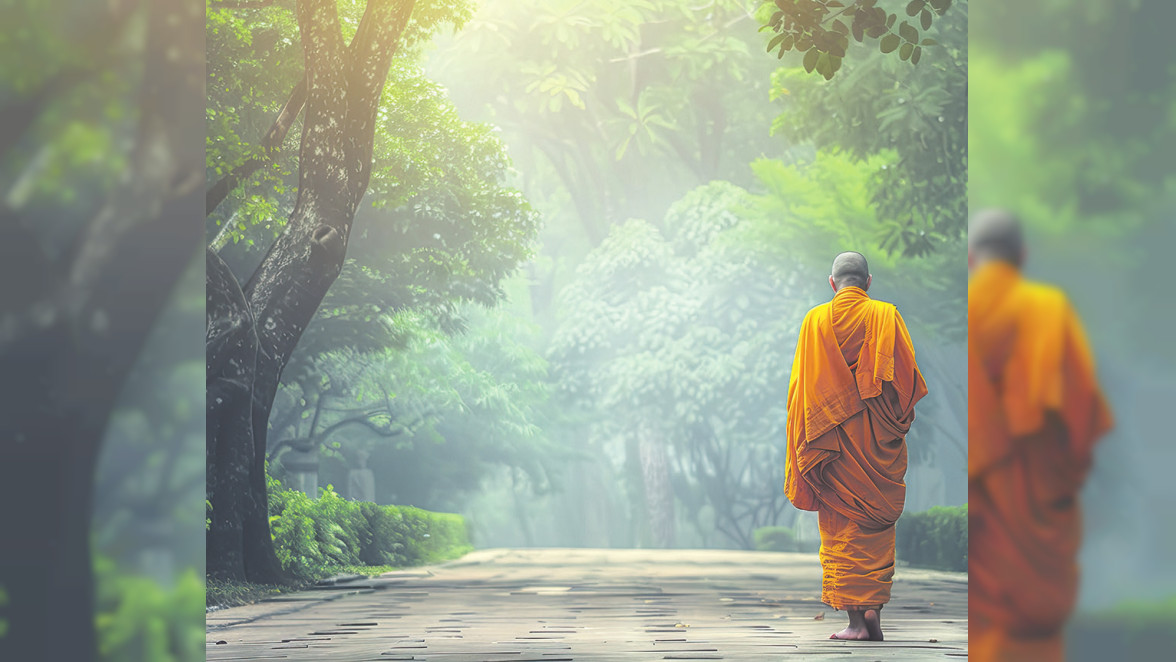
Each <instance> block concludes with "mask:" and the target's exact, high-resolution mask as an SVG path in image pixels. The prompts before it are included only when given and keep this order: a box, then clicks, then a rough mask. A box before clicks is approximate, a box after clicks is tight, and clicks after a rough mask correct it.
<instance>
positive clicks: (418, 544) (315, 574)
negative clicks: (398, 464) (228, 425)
mask: <svg viewBox="0 0 1176 662" xmlns="http://www.w3.org/2000/svg"><path fill="white" fill-rule="evenodd" d="M269 488H270V489H269V514H270V531H271V533H272V534H273V538H274V548H275V551H276V552H277V555H278V560H279V561H281V563H282V568H284V569H285V570H286V571H287V572H289V573H290V574H292V575H294V576H295V577H297V578H299V579H302V580H306V581H313V580H316V579H321V578H323V577H326V576H329V575H331V574H333V573H334V571H335V570H338V569H340V568H343V567H346V566H358V565H391V566H398V567H403V566H410V565H421V564H426V563H436V562H439V561H446V560H449V559H454V558H457V557H459V556H461V555H462V554H465V553H466V552H468V551H470V550H472V549H473V547H472V546H471V545H470V537H469V532H468V530H467V529H466V523H465V519H464V518H463V517H462V516H461V515H454V514H451V513H434V512H430V511H427V510H421V509H420V508H413V507H411V506H381V505H377V504H374V503H370V502H364V501H349V500H347V499H344V498H343V497H341V496H339V494H338V493H336V492H335V490H334V488H332V487H331V486H329V485H328V486H327V487H325V488H322V489H321V490H320V496H319V498H317V499H311V498H310V497H308V496H307V495H306V494H304V493H302V492H300V491H298V490H288V489H284V488H283V487H282V486H281V484H280V483H279V482H278V481H277V480H275V479H272V478H271V479H270V485H269Z"/></svg>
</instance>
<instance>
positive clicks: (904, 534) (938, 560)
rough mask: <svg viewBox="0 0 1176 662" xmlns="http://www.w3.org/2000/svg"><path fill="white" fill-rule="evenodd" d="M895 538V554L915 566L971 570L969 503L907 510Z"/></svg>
mask: <svg viewBox="0 0 1176 662" xmlns="http://www.w3.org/2000/svg"><path fill="white" fill-rule="evenodd" d="M895 538H896V547H895V555H896V556H897V557H898V558H899V559H902V560H903V561H906V562H907V563H909V564H911V565H913V566H919V567H924V568H934V569H937V570H954V571H957V572H967V571H968V505H967V504H964V505H962V506H950V507H949V506H936V507H934V508H932V509H930V510H925V511H923V512H921V513H904V514H903V516H902V517H900V518H899V519H898V529H897V530H896V531H895Z"/></svg>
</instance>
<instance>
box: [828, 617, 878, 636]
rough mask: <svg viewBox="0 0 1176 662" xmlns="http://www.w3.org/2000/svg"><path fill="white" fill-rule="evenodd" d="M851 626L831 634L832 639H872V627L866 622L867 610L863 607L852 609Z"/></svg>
mask: <svg viewBox="0 0 1176 662" xmlns="http://www.w3.org/2000/svg"><path fill="white" fill-rule="evenodd" d="M847 613H848V614H849V627H847V628H845V629H844V630H842V631H841V632H838V633H837V634H834V635H830V637H829V638H830V639H844V640H848V641H868V640H869V639H870V627H869V625H868V624H867V623H866V618H865V612H864V611H862V610H861V609H850V610H848V612H847Z"/></svg>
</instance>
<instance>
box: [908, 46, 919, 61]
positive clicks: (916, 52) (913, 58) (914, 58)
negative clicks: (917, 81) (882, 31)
mask: <svg viewBox="0 0 1176 662" xmlns="http://www.w3.org/2000/svg"><path fill="white" fill-rule="evenodd" d="M907 45H908V46H909V45H910V44H907ZM922 56H923V47H922V46H915V50H914V52H913V53H911V64H918V63H919V58H920V57H922Z"/></svg>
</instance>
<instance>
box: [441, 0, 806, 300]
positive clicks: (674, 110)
mask: <svg viewBox="0 0 1176 662" xmlns="http://www.w3.org/2000/svg"><path fill="white" fill-rule="evenodd" d="M753 6H754V3H753V2H751V0H723V1H721V2H708V3H696V4H685V5H684V4H683V3H681V2H678V1H677V0H638V1H636V2H634V1H632V0H590V1H588V2H579V1H571V0H559V1H555V2H552V1H548V0H524V1H523V2H519V1H517V0H489V1H488V2H486V4H485V5H484V6H483V7H481V8H480V10H479V12H478V13H477V15H476V16H475V17H474V18H473V19H472V20H471V21H470V24H469V26H468V28H467V29H465V30H463V31H462V32H461V34H459V35H458V36H457V37H456V38H455V39H454V40H453V41H452V42H451V43H448V44H445V45H443V46H442V48H440V49H439V50H438V52H437V53H436V54H434V55H432V56H431V58H430V70H431V71H435V72H436V73H435V75H436V76H437V77H438V78H439V79H441V80H443V81H445V82H447V83H448V85H449V87H450V88H451V89H452V90H453V94H454V98H455V100H456V102H457V104H458V105H459V107H461V108H462V109H463V110H465V111H466V112H469V113H476V114H477V115H476V116H477V117H481V118H484V119H486V120H488V121H492V122H494V123H495V124H496V125H498V126H499V127H501V130H502V133H503V135H504V137H505V140H506V142H507V144H508V145H510V147H511V154H512V156H513V158H514V160H515V162H516V163H518V164H519V169H520V171H521V172H520V173H519V178H520V180H521V183H520V188H522V189H523V190H524V191H525V192H526V194H527V197H528V199H530V200H531V201H532V202H533V203H534V204H535V205H536V208H538V209H539V210H540V211H541V212H542V213H543V217H544V219H545V221H546V222H545V229H544V245H545V253H546V256H547V257H549V258H551V260H550V263H549V262H548V261H546V260H545V261H542V262H537V263H536V264H535V265H534V266H533V269H532V276H533V278H534V279H535V281H536V284H535V286H534V296H533V302H534V306H535V310H536V311H537V312H538V313H540V314H541V315H543V316H548V314H549V313H550V312H552V310H553V309H552V306H551V303H552V296H551V295H552V293H554V291H555V289H556V287H557V286H558V284H559V283H561V282H562V281H563V280H565V279H568V278H571V277H572V276H573V274H572V272H573V271H574V269H575V265H576V263H578V262H579V261H580V260H581V259H583V256H584V255H585V254H586V253H587V252H588V251H589V250H591V249H592V248H593V247H595V246H597V245H599V244H600V243H601V242H602V241H603V239H604V238H605V237H606V236H607V235H608V233H609V231H610V227H611V226H612V225H614V224H617V223H623V222H625V221H626V220H628V219H630V218H644V219H652V220H660V219H661V218H662V216H663V215H664V214H665V210H666V208H667V207H668V206H669V205H670V204H672V203H673V202H674V201H675V200H678V199H679V198H681V197H682V195H683V194H685V193H686V192H687V191H689V190H690V189H692V188H694V187H696V186H699V185H701V184H705V183H707V182H710V181H711V180H714V179H723V180H728V181H732V182H734V183H738V184H745V185H746V184H750V182H751V180H750V177H749V173H748V172H747V168H746V164H747V162H748V161H750V160H751V159H753V158H755V157H756V156H759V155H761V154H763V153H764V152H765V150H767V151H768V154H770V155H777V153H778V152H783V151H784V149H783V148H782V147H780V143H779V142H778V141H770V140H768V139H767V136H766V135H765V127H766V126H767V124H768V122H770V112H771V109H770V107H768V106H767V105H766V104H764V103H763V101H762V100H763V98H764V96H765V95H766V94H767V82H768V75H769V74H770V71H771V69H772V68H773V67H774V66H775V63H774V62H773V61H771V60H768V59H766V58H762V57H758V56H757V55H756V51H757V50H758V49H759V48H760V47H761V46H760V40H759V39H758V36H757V35H756V34H755V33H754V32H753V31H752V30H751V29H750V27H749V26H750V24H751V22H752V21H753V20H754V18H753V15H752V12H751V8H752V7H753ZM490 53H493V56H489V55H488V54H490Z"/></svg>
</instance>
